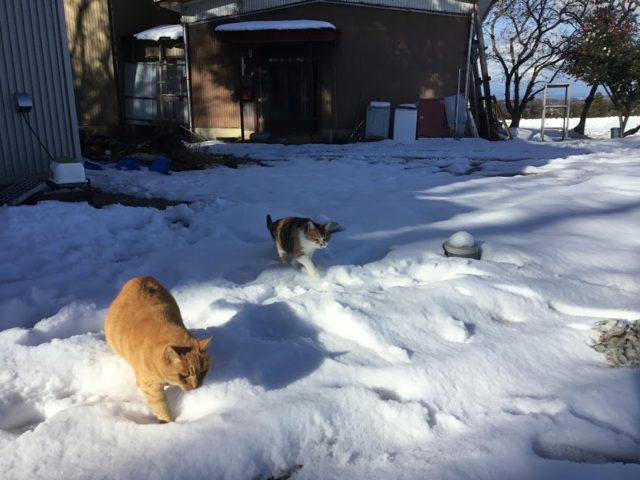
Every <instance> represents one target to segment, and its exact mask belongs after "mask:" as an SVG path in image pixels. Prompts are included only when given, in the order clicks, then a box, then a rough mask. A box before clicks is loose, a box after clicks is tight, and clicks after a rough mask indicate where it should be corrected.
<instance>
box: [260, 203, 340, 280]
mask: <svg viewBox="0 0 640 480" xmlns="http://www.w3.org/2000/svg"><path fill="white" fill-rule="evenodd" d="M267 228H268V229H269V233H271V237H272V238H273V240H274V241H275V242H276V249H277V250H278V255H279V256H280V260H282V261H283V262H285V263H287V262H289V256H291V257H293V260H295V261H297V262H298V263H300V264H301V265H303V266H304V267H305V268H306V269H307V272H308V273H309V275H312V276H315V275H316V274H317V271H316V268H315V265H314V264H313V262H312V261H311V257H312V256H313V253H314V252H315V251H316V250H319V249H323V248H326V247H327V245H328V244H329V240H330V239H331V222H327V223H324V224H322V225H321V224H319V223H316V222H314V221H313V220H311V219H310V218H305V217H285V218H280V219H278V220H276V221H275V222H274V221H272V220H271V215H267Z"/></svg>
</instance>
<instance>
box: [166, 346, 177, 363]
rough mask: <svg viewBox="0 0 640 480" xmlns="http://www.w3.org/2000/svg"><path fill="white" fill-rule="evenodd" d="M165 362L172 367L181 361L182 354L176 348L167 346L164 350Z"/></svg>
mask: <svg viewBox="0 0 640 480" xmlns="http://www.w3.org/2000/svg"><path fill="white" fill-rule="evenodd" d="M164 361H165V362H167V365H171V364H172V363H176V362H179V361H180V354H179V353H178V352H177V351H176V349H175V348H174V347H172V346H171V345H167V346H166V348H165V349H164Z"/></svg>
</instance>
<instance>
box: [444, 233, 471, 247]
mask: <svg viewBox="0 0 640 480" xmlns="http://www.w3.org/2000/svg"><path fill="white" fill-rule="evenodd" d="M474 244H475V240H474V239H473V235H471V234H470V233H469V232H464V231H460V232H456V233H454V234H453V235H451V236H450V237H449V239H448V240H447V245H448V246H450V247H454V248H464V247H467V248H468V247H473V245H474Z"/></svg>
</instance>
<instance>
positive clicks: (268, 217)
mask: <svg viewBox="0 0 640 480" xmlns="http://www.w3.org/2000/svg"><path fill="white" fill-rule="evenodd" d="M267 228H268V229H269V233H270V234H271V237H273V238H274V239H275V236H274V235H273V221H272V220H271V215H267Z"/></svg>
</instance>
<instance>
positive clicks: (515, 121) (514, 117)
mask: <svg viewBox="0 0 640 480" xmlns="http://www.w3.org/2000/svg"><path fill="white" fill-rule="evenodd" d="M521 119H522V110H520V109H519V108H514V109H513V111H512V112H511V123H510V124H509V128H518V127H519V126H520V120H521Z"/></svg>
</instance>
